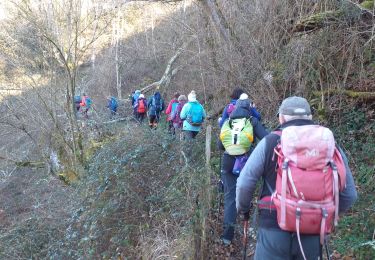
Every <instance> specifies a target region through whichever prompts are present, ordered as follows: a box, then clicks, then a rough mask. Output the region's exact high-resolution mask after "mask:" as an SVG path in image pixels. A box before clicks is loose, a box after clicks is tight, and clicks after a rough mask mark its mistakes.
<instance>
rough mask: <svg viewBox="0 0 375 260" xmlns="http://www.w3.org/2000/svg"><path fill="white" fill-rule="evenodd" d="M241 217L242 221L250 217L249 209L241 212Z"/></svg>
mask: <svg viewBox="0 0 375 260" xmlns="http://www.w3.org/2000/svg"><path fill="white" fill-rule="evenodd" d="M241 218H242V220H243V221H248V220H249V219H250V211H247V212H245V213H242V214H241Z"/></svg>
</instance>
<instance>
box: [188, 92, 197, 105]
mask: <svg viewBox="0 0 375 260" xmlns="http://www.w3.org/2000/svg"><path fill="white" fill-rule="evenodd" d="M188 100H189V102H194V101H197V95H196V94H195V91H194V90H192V91H191V92H190V94H189V95H188Z"/></svg>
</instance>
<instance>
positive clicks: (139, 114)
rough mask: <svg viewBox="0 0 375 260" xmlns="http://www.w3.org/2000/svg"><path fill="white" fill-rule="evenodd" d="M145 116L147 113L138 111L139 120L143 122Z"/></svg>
mask: <svg viewBox="0 0 375 260" xmlns="http://www.w3.org/2000/svg"><path fill="white" fill-rule="evenodd" d="M145 117H146V113H137V120H138V121H139V122H141V123H142V122H143V120H144V119H145Z"/></svg>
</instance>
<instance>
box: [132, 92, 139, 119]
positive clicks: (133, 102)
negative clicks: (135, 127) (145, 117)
mask: <svg viewBox="0 0 375 260" xmlns="http://www.w3.org/2000/svg"><path fill="white" fill-rule="evenodd" d="M140 94H141V91H140V90H136V91H134V93H133V95H132V108H133V116H134V117H135V118H137V110H136V108H135V104H136V103H137V100H138V97H139V95H140Z"/></svg>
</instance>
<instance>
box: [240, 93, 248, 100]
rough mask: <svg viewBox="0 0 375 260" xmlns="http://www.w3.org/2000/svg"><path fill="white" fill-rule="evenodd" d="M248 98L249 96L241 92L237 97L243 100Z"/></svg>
mask: <svg viewBox="0 0 375 260" xmlns="http://www.w3.org/2000/svg"><path fill="white" fill-rule="evenodd" d="M248 98H249V96H248V95H247V94H246V93H242V94H241V95H240V98H239V99H241V100H244V99H248Z"/></svg>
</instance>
